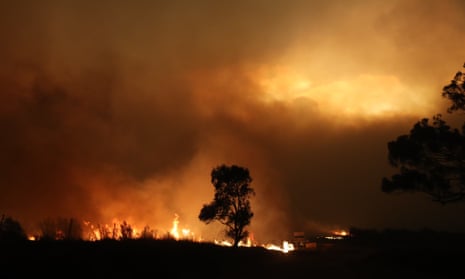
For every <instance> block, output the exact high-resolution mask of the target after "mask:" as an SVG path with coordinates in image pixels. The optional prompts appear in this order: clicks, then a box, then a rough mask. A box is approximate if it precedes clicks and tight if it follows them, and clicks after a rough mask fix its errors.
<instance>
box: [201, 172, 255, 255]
mask: <svg viewBox="0 0 465 279" xmlns="http://www.w3.org/2000/svg"><path fill="white" fill-rule="evenodd" d="M251 182H252V178H251V177H250V173H249V170H248V169H247V168H244V167H240V166H237V165H231V166H226V165H224V164H223V165H220V166H217V167H216V168H214V169H213V170H212V172H211V183H212V184H213V186H214V187H215V194H214V198H213V201H212V202H211V203H210V204H204V205H203V207H202V209H201V210H200V214H199V219H200V220H201V221H203V222H205V223H207V224H208V223H210V222H212V221H218V222H220V223H221V224H223V225H225V226H226V235H227V236H228V237H231V238H232V239H233V241H234V243H233V246H234V247H238V245H239V242H240V241H241V240H242V239H244V238H246V237H247V236H248V231H247V230H246V229H245V228H246V227H247V226H248V225H249V224H250V221H251V219H252V217H253V212H252V210H251V206H250V198H251V196H252V195H255V191H254V190H253V189H252V188H251V187H250V184H251Z"/></svg>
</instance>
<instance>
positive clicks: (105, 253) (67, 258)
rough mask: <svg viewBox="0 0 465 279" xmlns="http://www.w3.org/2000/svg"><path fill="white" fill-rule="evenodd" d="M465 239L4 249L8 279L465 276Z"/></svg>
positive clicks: (3, 271)
mask: <svg viewBox="0 0 465 279" xmlns="http://www.w3.org/2000/svg"><path fill="white" fill-rule="evenodd" d="M464 265H465V235H463V234H446V233H432V232H422V233H406V232H389V233H383V234H370V233H367V232H364V233H363V234H361V235H360V236H358V237H353V238H348V239H345V240H334V241H320V242H317V247H316V248H314V249H299V250H295V251H292V252H289V253H287V254H285V253H282V252H279V251H271V250H266V249H264V248H261V247H253V248H246V247H240V248H237V249H234V248H231V247H222V246H217V245H214V244H208V243H194V242H188V241H174V240H142V239H135V240H126V241H116V240H105V241H98V242H86V241H19V242H1V243H0V278H5V279H6V278H33V277H34V278H39V277H40V278H102V279H103V278H189V279H190V278H236V279H238V278H255V279H258V278H412V279H413V278H461V277H463V270H464V269H463V266H464ZM456 274H457V275H456Z"/></svg>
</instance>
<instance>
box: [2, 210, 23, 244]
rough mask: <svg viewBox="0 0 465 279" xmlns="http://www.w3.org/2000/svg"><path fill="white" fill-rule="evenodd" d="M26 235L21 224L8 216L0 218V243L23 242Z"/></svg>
mask: <svg viewBox="0 0 465 279" xmlns="http://www.w3.org/2000/svg"><path fill="white" fill-rule="evenodd" d="M25 239H26V233H25V232H24V230H23V227H22V226H21V224H20V223H19V222H18V221H17V220H15V219H13V218H12V217H10V216H6V215H4V214H3V215H2V216H1V217H0V241H12V240H13V241H14V240H25Z"/></svg>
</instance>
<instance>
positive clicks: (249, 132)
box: [0, 0, 465, 238]
mask: <svg viewBox="0 0 465 279" xmlns="http://www.w3.org/2000/svg"><path fill="white" fill-rule="evenodd" d="M464 18H465V5H464V2H463V1H460V0H457V1H449V0H445V1H432V0H431V1H429V0H427V1H417V0H406V1H404V0H402V1H401V0H399V1H365V0H355V1H350V4H349V3H348V2H347V1H311V0H310V1H298V0H290V1H265V0H252V1H241V0H240V1H187V0H186V1H180V0H175V1H98V2H96V1H71V0H70V1H48V0H45V1H9V2H7V1H2V2H1V3H0V36H1V41H2V43H1V44H0V61H2V63H0V92H1V93H0V129H1V130H2V135H3V136H2V139H1V141H0V148H1V153H2V156H1V158H0V169H1V170H2V172H1V173H2V175H0V187H1V188H0V190H1V195H0V212H4V213H6V214H9V215H11V216H13V217H16V218H17V219H19V220H20V221H23V222H24V223H25V224H34V222H37V221H38V220H41V219H42V218H45V217H49V216H66V217H73V216H74V217H78V218H85V219H89V220H100V221H101V222H104V221H105V220H111V219H112V218H115V217H116V218H119V219H126V220H128V221H129V222H132V223H134V224H138V225H142V226H143V225H144V224H149V225H151V226H153V227H157V226H159V227H163V228H169V227H170V226H171V222H172V220H173V216H174V214H175V213H176V214H179V216H180V222H181V223H182V224H185V225H186V226H189V227H190V228H192V229H195V230H197V231H199V232H202V233H204V234H207V233H209V232H210V233H211V230H210V231H209V227H208V226H205V225H204V224H201V223H200V221H199V220H198V219H197V216H198V213H199V211H200V208H201V206H202V204H204V203H207V202H209V201H211V199H212V197H213V187H212V185H211V184H210V177H209V175H210V171H211V169H212V168H213V167H215V166H216V165H219V164H222V163H226V164H233V163H234V164H239V165H243V166H246V167H248V168H249V170H250V172H251V176H252V178H253V182H252V186H253V187H254V188H255V189H256V192H257V195H256V197H255V198H254V200H253V201H252V209H253V211H254V212H255V217H254V219H253V221H252V227H251V230H252V231H254V233H255V235H256V236H257V237H262V238H275V237H276V238H278V237H280V236H281V235H283V234H287V233H289V232H292V231H305V230H333V229H339V228H347V227H350V226H354V227H372V228H388V227H389V228H424V227H428V228H432V229H441V230H465V223H464V222H456V220H462V219H463V218H462V216H463V213H464V211H465V207H464V206H463V205H451V206H447V207H440V206H439V205H437V204H434V203H433V202H431V201H430V200H429V199H428V198H427V197H425V196H423V195H421V194H418V195H387V194H384V193H382V192H381V187H380V182H381V179H382V177H384V176H387V175H389V174H391V173H392V172H393V170H392V169H391V168H390V167H389V165H388V162H387V142H388V141H390V140H393V139H395V138H396V137H397V136H398V135H400V134H404V133H407V132H408V131H409V129H410V128H411V127H412V125H413V124H414V123H415V122H416V121H417V120H419V119H420V118H423V117H431V116H432V115H434V114H436V113H444V114H445V108H446V107H447V102H446V100H443V99H442V97H441V95H440V92H441V88H442V87H443V86H444V85H446V84H447V83H448V82H449V81H450V80H451V78H452V77H453V75H454V74H455V72H456V71H457V70H460V67H461V65H462V64H463V62H464V59H465V53H464V48H463V46H464V45H465V39H464V38H465V30H464V28H463V19H464ZM276 224H279V226H276ZM277 227H278V228H281V229H276V228H277ZM271 232H272V233H271Z"/></svg>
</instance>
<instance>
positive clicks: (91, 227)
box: [28, 213, 295, 253]
mask: <svg viewBox="0 0 465 279" xmlns="http://www.w3.org/2000/svg"><path fill="white" fill-rule="evenodd" d="M82 224H83V233H82V237H83V239H84V240H87V241H99V240H104V239H116V240H123V239H129V238H131V239H136V238H146V239H147V238H150V239H163V238H165V237H166V234H164V235H163V234H161V235H160V234H158V231H157V230H152V229H150V227H149V226H145V227H144V228H143V229H140V228H138V227H134V226H133V225H131V224H129V223H127V222H126V221H122V222H121V221H119V220H118V219H116V218H114V219H113V220H112V223H111V224H94V223H92V222H91V221H87V220H85V221H83V222H82ZM179 224H180V221H179V215H178V214H177V213H175V214H174V219H173V221H172V226H171V228H170V229H169V230H168V236H169V237H170V238H172V239H175V240H190V241H196V242H204V240H203V239H202V237H198V238H197V239H196V238H194V233H193V232H192V231H191V230H190V229H188V228H180V226H179ZM40 238H41V237H40V235H39V234H37V235H30V236H28V239H29V240H31V241H34V240H39V239H40ZM65 238H66V235H65V232H64V231H63V230H60V229H57V230H56V232H55V239H56V240H63V239H65ZM212 242H213V243H214V244H216V245H221V246H228V247H232V246H233V243H232V242H231V241H228V240H217V239H215V240H213V241H212ZM238 246H240V247H256V246H258V245H257V242H256V241H255V238H254V235H253V233H250V234H249V236H248V237H247V238H246V239H245V240H241V241H240V242H239V244H238ZM260 246H261V247H264V248H266V249H268V250H276V251H281V252H283V253H288V252H289V251H293V250H295V248H294V244H292V243H290V242H289V241H287V240H284V241H283V242H282V245H276V244H272V243H267V244H262V245H260Z"/></svg>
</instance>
